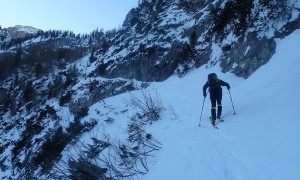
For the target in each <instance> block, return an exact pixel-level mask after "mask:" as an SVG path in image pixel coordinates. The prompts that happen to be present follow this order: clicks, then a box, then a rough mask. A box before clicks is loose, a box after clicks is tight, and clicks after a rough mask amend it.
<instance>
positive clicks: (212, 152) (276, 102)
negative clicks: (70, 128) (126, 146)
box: [62, 30, 300, 180]
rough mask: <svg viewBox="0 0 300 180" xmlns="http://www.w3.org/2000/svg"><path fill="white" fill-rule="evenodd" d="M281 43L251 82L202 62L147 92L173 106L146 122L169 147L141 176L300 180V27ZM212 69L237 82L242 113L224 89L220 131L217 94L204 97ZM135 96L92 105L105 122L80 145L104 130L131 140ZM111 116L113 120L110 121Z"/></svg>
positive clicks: (153, 179)
mask: <svg viewBox="0 0 300 180" xmlns="http://www.w3.org/2000/svg"><path fill="white" fill-rule="evenodd" d="M276 42H277V49H276V53H275V55H274V56H273V57H272V59H271V60H270V61H269V62H268V63H267V64H266V65H264V66H262V67H261V68H260V69H259V70H257V71H256V72H255V73H254V74H253V75H252V76H251V77H249V78H248V79H246V80H245V79H242V78H238V77H236V76H234V75H233V74H231V73H226V74H224V73H221V69H220V67H219V66H214V67H212V68H205V67H201V68H199V69H197V70H194V71H192V72H190V73H189V74H187V75H186V76H185V77H183V78H178V77H175V76H173V77H171V78H169V79H167V80H166V81H164V82H156V83H152V84H151V85H150V86H149V87H148V88H147V92H149V93H150V94H152V95H153V96H156V94H159V96H160V97H161V99H162V102H163V105H164V107H165V109H166V110H164V111H163V112H162V115H161V116H162V117H161V119H160V120H159V121H157V122H154V123H153V124H152V125H147V126H146V127H145V128H146V131H147V133H151V134H152V135H153V137H154V138H155V139H156V140H158V141H159V142H160V143H162V149H161V150H159V151H156V152H155V153H154V154H153V155H155V157H153V158H148V160H149V162H148V166H149V172H148V173H147V174H146V175H140V176H139V177H138V179H142V180H185V179H187V180H198V179H204V180H215V179H218V180H265V179H272V180H283V179H289V180H299V179H300V173H299V171H298V170H299V167H300V155H299V152H300V141H299V137H300V131H299V129H300V121H299V118H298V116H299V115H298V113H299V112H300V95H299V94H298V92H300V85H299V77H300V71H299V67H300V53H299V42H300V30H296V31H295V32H293V33H292V34H291V35H290V36H288V37H286V38H285V39H281V40H280V39H278V40H277V41H276ZM211 72H215V73H217V74H218V76H219V78H220V79H222V80H224V81H226V82H228V83H230V85H231V90H230V91H231V95H232V99H233V103H234V108H235V111H236V113H237V114H236V115H233V107H232V104H231V100H230V95H229V93H228V90H227V89H226V88H223V119H224V120H225V122H224V123H218V124H217V126H218V127H219V129H214V128H213V127H212V126H211V124H210V121H209V118H208V117H209V116H210V100H209V98H206V99H205V101H204V99H203V96H202V94H203V93H202V87H203V85H204V84H205V82H206V80H207V75H208V74H209V73H211ZM132 94H134V95H136V96H140V95H141V94H142V93H141V91H134V92H132ZM129 99H130V94H128V93H125V94H121V95H118V96H114V97H111V98H107V99H105V100H104V101H101V102H98V103H96V104H94V105H93V106H91V107H90V108H89V115H88V116H87V117H85V120H86V121H90V120H95V121H97V122H98V124H97V127H95V128H94V130H92V131H91V133H92V134H88V133H85V134H84V135H83V136H82V137H81V138H80V143H87V144H88V143H90V142H91V136H97V137H98V138H99V139H101V136H102V135H103V134H109V136H110V137H112V138H113V139H118V141H126V138H127V134H126V128H127V124H128V122H129V120H130V116H131V115H132V114H133V113H134V109H131V108H129V107H128V106H127V104H128V101H129ZM126 102H127V103H126ZM203 102H204V108H203V116H202V119H201V122H200V114H201V109H202V104H203ZM123 112H126V113H123ZM105 118H111V119H114V121H113V122H111V123H110V124H107V123H105V122H104V121H105ZM199 122H200V124H201V126H198V125H199ZM74 153H75V154H76V149H74V150H72V147H68V148H66V150H65V152H64V154H65V156H64V158H68V154H72V156H73V157H74V156H75V154H74ZM64 158H62V159H64ZM65 160H67V159H65ZM134 178H137V177H134Z"/></svg>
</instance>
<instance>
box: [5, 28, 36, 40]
mask: <svg viewBox="0 0 300 180" xmlns="http://www.w3.org/2000/svg"><path fill="white" fill-rule="evenodd" d="M3 30H4V31H7V33H8V35H9V36H11V37H12V38H24V37H26V35H35V34H37V33H38V31H41V30H40V29H36V28H34V27H31V26H21V25H16V26H14V27H8V28H4V29H3Z"/></svg>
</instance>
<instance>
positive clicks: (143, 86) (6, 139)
mask: <svg viewBox="0 0 300 180" xmlns="http://www.w3.org/2000/svg"><path fill="white" fill-rule="evenodd" d="M278 3H279V4H277V2H267V1H258V0H253V1H247V2H245V1H239V0H235V1H219V0H215V1H195V2H194V1H189V0H176V1H171V0H155V1H151V0H143V1H141V4H140V5H139V7H137V8H135V9H133V10H132V11H130V12H129V14H128V16H127V18H126V20H125V22H124V25H123V27H122V28H121V29H119V30H112V31H108V32H105V33H104V32H103V31H98V30H97V31H94V32H92V33H91V34H90V35H75V34H73V33H72V32H62V31H54V30H53V31H48V32H40V33H41V34H39V33H38V34H36V35H35V36H33V37H31V36H28V37H25V38H24V39H14V38H12V37H10V36H7V34H6V33H3V31H1V32H0V36H1V41H0V44H1V50H0V63H1V64H0V66H1V67H2V69H1V74H0V75H1V78H0V79H1V82H0V94H1V96H0V100H1V104H0V110H1V111H0V115H1V121H0V124H1V126H0V132H1V134H3V136H1V137H0V138H1V139H0V162H1V166H0V168H1V173H0V177H1V178H4V179H5V178H11V179H35V178H37V177H38V178H40V179H76V178H78V177H81V178H83V179H84V178H87V176H88V177H89V178H90V179H93V178H94V179H96V178H98V177H100V178H101V179H110V178H114V179H126V178H133V179H135V178H138V177H139V178H142V177H143V176H142V175H143V174H146V173H150V174H149V175H146V176H145V178H150V179H151V178H152V179H160V176H163V174H165V175H166V179H168V177H167V176H169V177H170V178H171V177H174V178H175V175H178V176H179V177H181V178H180V179H186V178H183V176H181V174H184V173H185V172H187V171H189V169H188V168H187V166H188V164H190V163H193V166H192V168H198V167H202V169H203V171H197V170H193V169H191V173H190V174H188V175H187V176H189V177H190V178H191V179H197V178H195V177H198V176H196V175H195V174H194V173H198V172H202V174H204V175H206V176H207V177H220V178H221V177H225V179H226V177H227V179H231V177H233V178H237V179H239V178H238V175H241V176H242V177H246V176H247V174H251V172H257V171H258V169H256V167H254V164H255V163H256V162H257V163H263V161H266V162H267V163H268V165H271V163H272V162H274V161H271V160H270V161H268V159H263V157H264V156H268V155H269V154H268V150H270V147H275V146H276V145H277V144H276V142H275V141H271V142H270V143H268V142H266V144H263V142H265V141H268V140H270V139H271V138H270V136H268V135H267V134H263V133H262V132H263V131H264V130H265V129H268V128H271V132H273V130H274V131H275V129H276V128H277V126H278V125H281V126H282V124H281V121H280V120H278V122H279V123H278V124H277V123H274V124H270V126H269V122H270V121H271V120H270V121H269V119H275V117H274V116H273V114H274V111H276V112H277V111H278V112H279V110H281V109H283V108H282V106H281V102H283V103H285V98H284V97H283V96H279V95H278V96H276V97H278V98H279V99H277V101H274V102H272V103H273V104H277V106H276V107H274V108H273V109H269V108H268V107H267V106H271V103H270V101H271V100H270V99H272V100H274V98H273V97H271V96H269V95H273V96H275V95H277V94H272V90H276V89H277V91H279V90H281V88H282V85H283V83H287V82H281V83H278V84H276V83H273V82H272V81H273V79H274V78H275V74H273V73H270V74H267V75H265V74H264V72H265V71H263V70H260V69H259V70H258V71H256V70H257V69H258V68H259V67H261V66H262V65H263V64H265V63H267V62H268V61H269V60H270V58H271V57H272V56H273V55H274V54H275V52H277V53H281V52H283V51H282V49H281V48H282V47H281V46H277V45H276V41H277V40H276V38H285V37H286V36H288V35H289V34H291V33H292V32H294V31H295V29H299V27H300V24H299V22H300V21H299V8H300V5H299V2H294V1H280V2H278ZM296 33H298V31H296ZM291 37H294V38H298V36H296V35H295V34H293V36H291ZM289 38H290V37H289ZM275 40H276V41H275ZM286 42H288V41H285V40H282V41H279V45H281V44H282V43H283V44H284V43H286ZM288 43H294V41H293V42H288ZM283 47H284V48H285V49H288V50H290V51H291V52H290V54H294V53H293V52H294V51H295V49H294V48H287V45H284V46H283ZM293 47H298V46H297V44H295V45H294V46H293ZM277 53H276V54H275V55H274V57H273V58H275V61H276V55H277ZM285 55H286V54H285ZM278 56H280V58H282V57H283V56H282V55H280V54H279V55H278ZM295 58H298V56H297V55H296V56H295ZM277 59H278V58H277ZM291 60H293V61H292V62H291V63H295V61H294V59H293V58H292V57H291ZM272 61H274V59H273V60H272ZM270 63H271V62H270ZM280 64H281V65H282V72H284V71H285V70H286V69H289V68H290V67H288V66H287V67H284V65H290V63H286V64H284V63H283V62H280ZM295 65H297V64H295ZM268 66H269V63H268V64H267V65H266V66H262V69H264V67H268ZM270 66H275V67H274V68H273V67H272V68H271V67H270V70H272V71H273V69H277V68H278V65H272V64H271V65H270ZM294 67H295V66H293V67H291V68H294ZM211 71H215V72H217V73H218V74H219V75H220V77H221V78H224V80H226V81H229V82H230V84H231V85H232V87H234V88H232V95H233V100H234V102H235V106H236V111H237V112H238V115H236V116H233V117H231V115H230V114H231V111H230V110H229V109H230V107H231V103H230V101H229V100H230V99H229V98H228V94H227V92H226V91H224V107H226V109H224V118H225V119H226V123H223V124H220V132H219V131H217V132H216V131H213V129H211V127H210V124H209V122H208V121H207V120H206V118H207V116H208V113H207V112H209V100H208V99H207V100H206V102H205V111H204V114H203V119H202V126H203V127H200V128H199V127H198V126H197V125H198V120H199V114H200V108H201V105H202V104H201V103H202V97H201V94H202V92H201V91H202V90H201V87H202V84H204V82H205V80H206V76H207V73H208V72H211ZM261 71H262V72H263V73H262V72H261ZM221 72H222V73H221ZM224 72H227V73H226V74H223V73H224ZM229 72H230V73H229ZM253 72H256V73H255V74H253V77H252V76H250V75H251V74H252V73H253ZM278 72H279V70H278ZM293 73H297V71H295V72H294V71H293ZM256 74H257V75H256ZM294 75H295V76H294ZM296 75H298V74H291V75H287V76H286V78H287V77H291V78H293V77H296ZM236 76H239V77H244V78H248V79H247V80H244V79H242V78H238V77H236ZM261 76H262V77H261ZM278 76H279V74H278ZM280 77H283V78H285V76H280ZM257 79H262V80H265V81H266V82H267V83H268V85H269V86H270V87H271V89H272V90H268V91H267V90H266V91H265V90H264V88H268V86H267V85H264V84H263V83H262V81H258V80H257ZM277 79H278V80H280V78H277ZM271 80H272V81H271ZM155 81H160V82H155ZM258 82H259V83H258ZM260 83H261V84H260ZM248 86H249V87H248ZM286 86H287V85H286ZM257 88H258V89H259V91H258V90H257ZM293 90H295V91H291V92H289V95H291V94H292V93H295V92H296V90H298V89H297V88H295V89H293ZM270 91H271V93H270ZM129 92H130V93H129ZM252 94H254V95H256V96H255V97H259V98H261V100H262V101H260V100H257V101H256V98H249V96H250V95H252ZM295 96H296V95H295ZM295 96H294V97H295ZM226 98H227V99H226ZM292 98H293V97H292V96H287V99H288V100H290V102H288V103H287V104H288V105H287V106H289V109H288V110H286V113H283V114H282V115H279V116H278V117H283V116H284V115H286V116H288V117H289V118H290V119H295V118H296V117H294V116H293V115H294V114H293V113H292V112H294V111H296V110H297V111H298V109H295V108H296V107H299V106H297V104H293V102H298V101H294V100H293V99H292ZM296 98H298V97H297V96H296ZM264 101H266V102H264ZM246 102H248V103H246ZM257 103H259V104H263V103H266V107H263V108H262V107H259V106H257ZM245 104H249V105H245ZM248 109H250V110H248ZM273 110H274V111H273ZM290 110H291V111H290ZM260 116H261V117H262V118H260ZM240 119H243V120H244V121H245V122H247V123H244V121H241V120H240ZM266 119H267V120H266ZM252 121H253V123H251V122H252ZM266 123H267V124H268V125H267V124H266ZM177 124H178V125H179V126H180V127H181V128H183V131H180V130H179V129H178V126H177ZM245 124H249V126H248V127H249V128H251V129H249V131H242V130H241V129H243V128H241V127H242V126H243V125H245ZM256 125H258V126H259V127H257V126H256ZM260 125H261V126H260ZM296 126H297V124H296ZM286 128H287V129H289V130H291V131H290V132H289V133H288V134H285V136H286V137H287V138H290V139H292V140H293V139H294V136H293V134H292V133H293V132H294V129H293V128H294V126H292V124H289V125H287V126H286ZM198 129H200V130H199V131H200V132H198ZM253 129H257V131H258V134H257V136H254V135H255V134H254V135H252V134H251V133H250V131H251V132H252V131H254V130H253ZM202 130H203V131H202ZM222 132H224V133H223V134H222V135H221V133H222ZM198 133H200V134H198ZM294 133H295V132H294ZM190 134H191V136H190ZM215 134H220V136H216V135H215ZM236 134H240V135H241V136H236V137H235V135H236ZM201 135H202V136H201ZM259 135H260V136H263V137H262V138H261V140H258V145H261V146H263V147H265V148H262V149H263V150H262V152H261V154H260V152H258V151H259V150H261V149H259V148H257V147H255V144H254V142H253V141H251V140H252V139H253V138H255V139H256V138H258V136H259ZM296 135H297V134H296ZM198 136H199V139H197V138H195V137H198ZM273 136H274V137H278V138H280V136H279V135H278V136H277V135H276V134H275V135H273ZM192 137H193V138H192ZM239 137H241V138H240V139H239ZM242 138H243V139H246V140H247V141H249V144H247V143H244V142H242V141H243V139H242ZM183 139H184V140H183ZM210 139H211V140H210ZM169 140H170V141H169ZM180 140H181V141H180ZM194 140H197V141H199V142H200V141H201V142H204V144H202V146H201V147H203V148H206V149H200V148H201V147H200V145H199V146H195V145H196V142H195V141H194ZM218 140H220V142H221V145H215V144H217V143H218ZM271 140H272V139H271ZM181 142H182V143H183V144H181ZM206 142H207V143H206ZM234 142H238V143H240V144H235V143H234ZM176 143H177V144H176ZM285 143H287V144H286V145H289V144H288V143H289V141H286V142H285ZM175 145H178V147H176V146H175ZM223 146H224V147H223ZM172 147H174V151H172ZM175 147H176V148H175ZM288 147H291V148H293V150H297V148H298V145H297V144H295V146H293V145H291V146H288ZM245 148H254V151H253V154H251V157H254V158H261V159H262V160H261V161H260V160H258V161H251V159H250V156H246V155H245V154H247V153H248V151H246V149H245ZM176 149H178V150H180V151H182V153H181V152H179V151H175V150H176ZM211 149H214V150H213V151H212V152H211V153H212V156H205V155H203V156H202V157H203V159H202V157H201V158H200V159H198V160H197V161H196V162H194V161H192V158H194V157H191V156H190V154H192V155H193V156H195V157H196V152H198V151H199V152H202V153H203V154H209V150H211ZM264 149H266V151H264ZM185 150H186V151H185ZM196 150H197V151H196ZM222 150H223V151H225V154H224V153H222ZM239 150H240V151H239ZM188 151H190V153H188ZM285 151H286V149H284V148H282V149H281V150H280V149H279V150H278V151H275V153H274V154H272V153H271V157H272V158H271V159H273V157H274V156H275V155H276V154H279V155H281V154H282V152H285ZM157 152H158V153H157ZM230 152H232V154H230ZM155 155H158V156H157V157H153V156H155ZM291 155H295V154H294V151H292V152H291ZM174 156H176V157H179V158H178V159H175V160H176V161H173V160H172V159H174V158H176V157H174ZM237 156H241V157H242V158H244V159H243V162H240V161H239V160H238V158H239V157H238V158H237V159H235V158H234V157H237ZM216 157H218V158H219V159H220V158H221V159H222V158H223V160H222V161H221V163H223V164H224V166H221V165H219V164H218V161H217V159H215V158H216ZM268 157H269V156H268ZM288 158H289V157H288V156H287V157H286V158H282V160H283V163H285V162H287V159H288ZM189 159H190V160H189ZM275 159H276V158H275ZM169 160H170V162H169ZM177 160H178V161H177ZM210 160H211V161H213V162H215V163H211V161H210ZM248 160H249V161H250V163H249V164H248V163H247V161H248ZM277 160H278V159H277ZM153 161H157V163H154V164H153ZM181 161H183V162H185V161H186V163H181ZM170 163H171V167H172V168H171V169H170V171H174V176H173V174H169V173H165V172H164V171H160V169H161V170H165V171H169V169H168V166H167V164H168V165H169V164H170ZM206 164H209V166H211V167H212V169H214V171H212V173H208V174H205V172H206V171H207V172H209V170H210V168H205V167H206ZM226 164H228V165H229V166H237V165H238V167H236V169H235V170H232V171H229V170H228V167H229V166H227V165H226ZM241 164H242V165H241ZM295 164H296V166H295V167H297V165H298V164H297V163H295ZM172 165H182V166H179V169H177V167H175V166H172ZM240 165H241V166H240ZM156 167H157V168H156ZM173 167H174V169H173ZM221 167H224V170H223V171H221V172H220V173H218V172H217V170H215V169H217V168H220V169H221ZM257 167H262V166H257ZM272 167H274V168H277V169H278V167H277V166H275V165H274V166H271V167H270V169H268V170H270V172H271V173H273V172H275V171H274V170H273V169H272ZM286 167H289V166H288V165H286ZM243 168H244V169H243ZM290 169H293V167H292V168H290ZM152 170H153V171H152ZM226 171H228V172H226ZM163 172H164V173H163ZM175 172H177V173H178V174H176V173H175ZM181 172H182V173H181ZM231 172H232V173H231ZM241 172H242V174H241ZM282 172H288V173H290V172H289V170H288V169H285V168H283V169H282ZM152 173H153V174H152ZM282 174H283V173H282ZM282 174H279V175H282ZM214 175H216V176H214ZM263 175H264V176H266V177H270V176H271V175H270V174H269V172H266V173H263ZM75 177H76V178H75ZM250 177H252V175H251V176H250ZM256 177H258V174H256V175H255V174H254V175H253V179H255V178H256ZM278 177H281V176H278ZM291 177H292V178H294V177H297V176H296V175H293V176H291ZM245 179H247V178H245ZM250 179H251V178H250ZM258 179H259V178H258Z"/></svg>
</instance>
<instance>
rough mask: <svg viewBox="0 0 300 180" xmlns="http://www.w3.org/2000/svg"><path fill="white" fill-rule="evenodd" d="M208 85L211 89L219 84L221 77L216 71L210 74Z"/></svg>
mask: <svg viewBox="0 0 300 180" xmlns="http://www.w3.org/2000/svg"><path fill="white" fill-rule="evenodd" d="M207 82H208V86H209V88H210V89H214V88H217V87H218V86H219V79H218V76H217V75H216V74H215V73H210V74H209V75H208V81H207Z"/></svg>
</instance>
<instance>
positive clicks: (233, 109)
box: [228, 89, 236, 115]
mask: <svg viewBox="0 0 300 180" xmlns="http://www.w3.org/2000/svg"><path fill="white" fill-rule="evenodd" d="M228 91H229V95H230V99H231V105H232V108H233V115H235V114H236V113H235V110H234V106H233V102H232V98H231V93H230V90H229V89H228Z"/></svg>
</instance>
